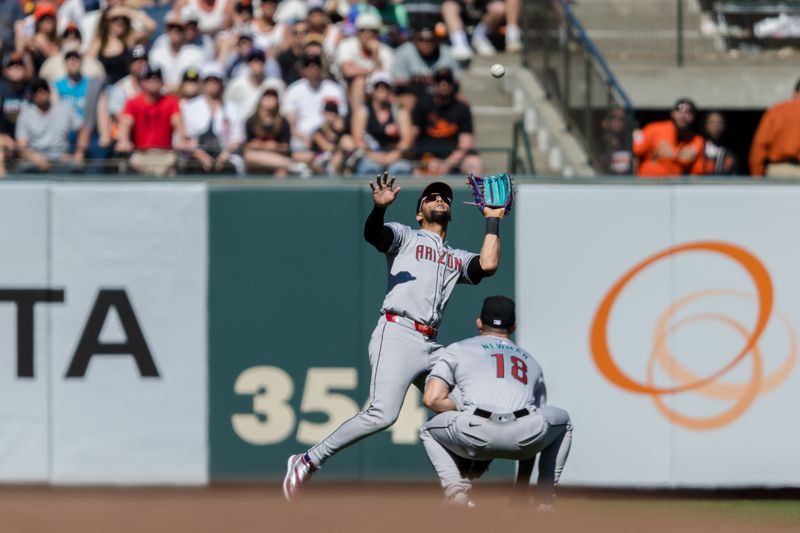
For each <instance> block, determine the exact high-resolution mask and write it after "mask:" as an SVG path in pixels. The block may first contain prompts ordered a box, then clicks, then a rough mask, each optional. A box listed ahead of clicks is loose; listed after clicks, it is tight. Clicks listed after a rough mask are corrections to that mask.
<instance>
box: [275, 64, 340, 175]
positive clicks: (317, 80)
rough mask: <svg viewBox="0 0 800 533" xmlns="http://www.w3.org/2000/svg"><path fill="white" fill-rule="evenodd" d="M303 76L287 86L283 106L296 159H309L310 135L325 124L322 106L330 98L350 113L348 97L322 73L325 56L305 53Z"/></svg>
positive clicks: (311, 155)
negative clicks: (306, 54)
mask: <svg viewBox="0 0 800 533" xmlns="http://www.w3.org/2000/svg"><path fill="white" fill-rule="evenodd" d="M301 63H302V65H303V71H302V74H303V77H302V79H300V80H298V81H296V82H294V83H293V84H291V85H290V86H289V87H288V88H287V89H286V94H285V95H284V97H283V102H282V106H281V110H282V111H283V114H284V116H286V120H288V121H289V125H290V126H291V130H292V141H291V148H292V157H293V158H294V159H295V160H297V161H303V162H310V161H311V160H312V159H313V158H314V153H313V152H312V151H311V136H312V135H313V134H314V132H315V131H317V129H319V127H320V126H321V125H322V122H323V120H324V117H323V110H324V108H325V104H326V102H328V101H333V102H336V104H337V105H338V106H339V112H340V113H341V114H342V116H347V109H348V107H347V99H346V98H345V95H344V91H342V88H341V87H339V85H338V84H336V83H334V82H332V81H331V80H326V79H323V77H322V58H320V57H319V56H305V57H303V59H302V61H301Z"/></svg>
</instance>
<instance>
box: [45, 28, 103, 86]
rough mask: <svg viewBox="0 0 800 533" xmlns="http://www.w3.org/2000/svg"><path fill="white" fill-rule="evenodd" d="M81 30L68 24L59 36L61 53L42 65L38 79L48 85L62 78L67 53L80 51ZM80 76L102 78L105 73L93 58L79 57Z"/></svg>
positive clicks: (64, 73) (65, 69)
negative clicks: (46, 82) (45, 81)
mask: <svg viewBox="0 0 800 533" xmlns="http://www.w3.org/2000/svg"><path fill="white" fill-rule="evenodd" d="M81 43H82V38H81V30H80V29H78V27H77V26H76V25H75V24H69V25H68V26H67V28H66V29H65V30H64V33H62V34H61V51H60V53H58V54H56V55H54V56H50V57H48V58H47V60H46V61H45V62H44V63H43V64H42V68H40V69H39V77H40V78H42V79H45V80H47V81H48V83H55V82H56V80H58V79H61V78H63V77H64V76H65V75H66V73H67V67H66V63H65V61H64V58H65V56H66V54H67V52H71V51H73V50H79V51H80V49H81ZM81 74H82V75H83V76H84V77H85V78H103V77H105V75H106V71H105V69H104V68H103V64H102V63H100V62H99V61H98V60H97V59H95V58H93V57H89V56H86V55H85V54H82V55H81Z"/></svg>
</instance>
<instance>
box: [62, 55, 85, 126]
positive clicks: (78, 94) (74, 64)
mask: <svg viewBox="0 0 800 533" xmlns="http://www.w3.org/2000/svg"><path fill="white" fill-rule="evenodd" d="M64 62H65V65H66V69H67V74H66V76H64V77H63V78H61V79H59V80H56V82H55V83H54V84H53V88H54V89H55V95H56V97H57V98H58V100H60V101H62V102H66V103H67V104H69V105H70V106H72V109H73V110H74V111H75V113H76V114H77V115H78V117H80V119H81V120H83V117H84V115H85V114H86V91H87V89H88V88H89V79H88V78H85V77H84V76H83V74H82V73H81V66H82V63H83V60H82V58H81V53H80V52H79V51H78V50H70V51H69V52H67V53H66V54H64Z"/></svg>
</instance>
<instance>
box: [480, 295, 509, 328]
mask: <svg viewBox="0 0 800 533" xmlns="http://www.w3.org/2000/svg"><path fill="white" fill-rule="evenodd" d="M481 322H483V324H484V325H485V326H489V327H491V328H497V329H508V328H510V327H511V326H513V325H514V324H516V322H517V314H516V312H515V305H514V300H512V299H510V298H506V297H505V296H489V297H488V298H486V299H485V300H484V301H483V307H481Z"/></svg>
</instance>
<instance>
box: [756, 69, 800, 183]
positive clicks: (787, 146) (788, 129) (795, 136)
mask: <svg viewBox="0 0 800 533" xmlns="http://www.w3.org/2000/svg"><path fill="white" fill-rule="evenodd" d="M750 173H751V174H752V175H753V176H764V175H765V174H766V175H767V176H770V177H783V178H789V177H794V178H796V177H800V80H798V81H797V84H796V85H795V86H794V95H793V96H792V98H791V99H789V100H786V101H785V102H781V103H779V104H776V105H774V106H772V107H771V108H769V109H768V110H767V111H766V113H764V116H762V117H761V122H759V124H758V129H756V135H755V137H753V145H752V146H751V148H750Z"/></svg>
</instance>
